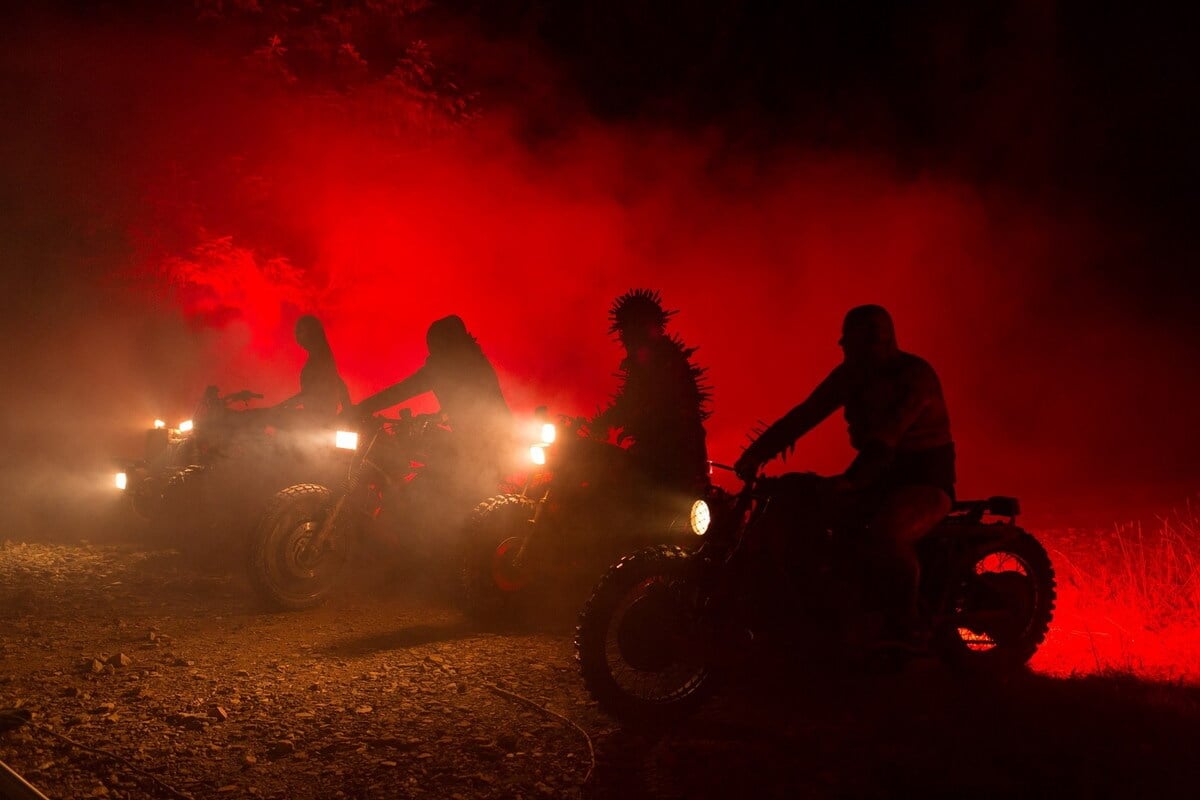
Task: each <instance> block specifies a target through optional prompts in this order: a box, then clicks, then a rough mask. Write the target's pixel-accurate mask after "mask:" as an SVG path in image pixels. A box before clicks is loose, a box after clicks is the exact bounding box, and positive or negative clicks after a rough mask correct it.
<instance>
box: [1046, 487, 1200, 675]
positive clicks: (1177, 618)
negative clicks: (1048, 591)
mask: <svg viewBox="0 0 1200 800" xmlns="http://www.w3.org/2000/svg"><path fill="white" fill-rule="evenodd" d="M1038 535H1039V538H1041V539H1042V541H1043V542H1044V543H1045V544H1046V547H1047V549H1048V550H1049V551H1050V556H1051V558H1052V560H1053V561H1054V564H1055V568H1056V571H1057V573H1058V580H1059V594H1060V602H1059V609H1058V613H1057V614H1056V619H1055V626H1054V630H1053V631H1052V635H1051V638H1050V640H1049V641H1048V642H1047V644H1046V648H1045V652H1044V653H1043V654H1042V656H1041V657H1040V658H1039V661H1038V662H1036V663H1037V665H1038V666H1040V667H1041V668H1043V669H1046V670H1047V671H1051V672H1060V673H1061V672H1098V671H1099V672H1103V671H1108V670H1114V669H1116V670H1129V671H1133V672H1137V673H1140V674H1150V675H1154V676H1157V677H1164V676H1165V677H1182V678H1185V679H1189V680H1200V512H1198V511H1197V508H1196V507H1195V506H1193V505H1192V504H1191V503H1190V502H1189V503H1188V504H1186V505H1185V506H1184V507H1183V508H1182V509H1180V510H1178V511H1176V512H1175V513H1173V514H1171V515H1170V516H1168V517H1163V518H1159V519H1158V520H1156V521H1155V522H1154V523H1153V524H1152V525H1143V524H1141V523H1127V524H1121V525H1116V526H1114V527H1113V528H1112V529H1110V530H1103V531H1080V530H1065V531H1062V530H1058V531H1039V532H1038Z"/></svg>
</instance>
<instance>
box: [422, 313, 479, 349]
mask: <svg viewBox="0 0 1200 800" xmlns="http://www.w3.org/2000/svg"><path fill="white" fill-rule="evenodd" d="M474 343H475V337H473V336H471V334H470V333H468V332H467V324H466V323H465V322H463V321H462V317H460V316H458V315H457V314H451V315H450V316H448V317H442V318H441V319H439V320H435V321H434V322H433V323H432V324H431V325H430V326H429V330H428V331H426V332H425V344H426V346H427V347H428V348H429V352H430V353H431V354H432V353H447V352H453V351H455V350H460V349H462V348H463V347H464V346H465V345H468V344H474Z"/></svg>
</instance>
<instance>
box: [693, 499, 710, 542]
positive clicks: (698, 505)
mask: <svg viewBox="0 0 1200 800" xmlns="http://www.w3.org/2000/svg"><path fill="white" fill-rule="evenodd" d="M711 522H712V514H711V513H710V512H709V510H708V503H706V502H704V501H703V500H697V501H696V502H694V503H692V513H691V514H689V515H688V523H689V524H690V525H691V526H692V533H694V534H696V535H697V536H703V535H704V534H705V533H707V532H708V526H709V523H711Z"/></svg>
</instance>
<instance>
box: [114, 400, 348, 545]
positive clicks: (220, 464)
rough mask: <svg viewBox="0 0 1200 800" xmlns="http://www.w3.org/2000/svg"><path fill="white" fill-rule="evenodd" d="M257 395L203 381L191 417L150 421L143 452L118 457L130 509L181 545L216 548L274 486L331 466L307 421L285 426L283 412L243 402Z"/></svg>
mask: <svg viewBox="0 0 1200 800" xmlns="http://www.w3.org/2000/svg"><path fill="white" fill-rule="evenodd" d="M260 399H262V395H261V394H259V393H257V392H253V391H250V390H248V389H243V390H241V391H239V392H233V393H230V394H227V395H224V396H222V395H221V394H220V390H219V389H218V388H217V387H216V386H209V387H208V388H207V389H206V390H205V392H204V395H203V396H202V397H201V399H200V402H199V403H198V404H197V406H196V409H195V411H194V413H193V415H192V417H191V418H190V419H188V420H184V421H183V422H180V423H179V424H178V425H177V426H168V425H167V424H166V423H165V422H164V421H163V420H155V421H154V425H153V427H152V428H150V429H149V430H148V431H147V432H146V437H145V448H144V454H143V456H142V458H140V459H137V460H131V461H125V462H123V463H121V465H120V470H119V471H118V472H117V474H116V476H115V480H114V482H115V484H116V486H117V488H118V489H119V490H121V491H122V492H123V494H124V495H125V496H126V497H127V499H128V502H129V504H130V506H131V507H132V509H133V511H134V512H135V513H136V514H137V515H138V516H139V517H141V518H142V519H144V520H147V521H148V522H150V523H151V524H152V526H153V527H154V528H156V529H158V530H161V531H165V532H166V533H168V534H169V537H170V538H171V540H172V541H173V542H175V543H176V544H179V545H180V546H183V547H186V548H188V549H196V548H198V547H199V548H212V547H218V548H219V547H220V546H222V545H224V544H228V543H229V542H228V541H227V540H230V539H232V538H235V537H236V536H237V535H238V534H239V533H242V532H244V529H245V526H246V524H247V523H248V521H252V520H253V519H255V518H256V515H257V512H258V511H259V510H261V508H262V506H263V505H265V503H266V502H267V500H268V499H269V498H270V497H271V496H272V495H273V494H274V493H275V492H276V491H277V490H278V489H279V488H281V487H282V486H287V485H290V484H292V483H295V482H297V481H298V480H301V479H303V478H305V477H307V478H308V479H310V480H314V479H320V478H322V477H324V476H325V475H326V474H327V471H328V469H329V468H330V465H329V463H328V460H327V459H326V458H323V457H315V458H314V457H313V447H312V441H311V439H312V438H313V434H314V431H313V430H312V429H311V426H307V425H305V426H295V427H292V426H289V425H288V424H287V423H288V422H290V421H291V419H290V417H289V415H288V412H287V411H281V410H279V409H272V408H250V403H251V402H252V401H254V400H260ZM239 406H240V408H239ZM317 438H320V433H317ZM218 540H221V541H218Z"/></svg>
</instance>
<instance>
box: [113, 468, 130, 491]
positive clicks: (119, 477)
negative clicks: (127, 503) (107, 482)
mask: <svg viewBox="0 0 1200 800" xmlns="http://www.w3.org/2000/svg"><path fill="white" fill-rule="evenodd" d="M113 483H114V484H116V486H117V488H118V489H120V490H121V491H125V487H126V486H128V485H129V476H128V475H126V474H125V473H124V472H118V473H117V474H116V475H115V476H114V477H113Z"/></svg>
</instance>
